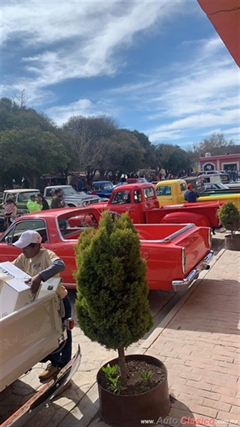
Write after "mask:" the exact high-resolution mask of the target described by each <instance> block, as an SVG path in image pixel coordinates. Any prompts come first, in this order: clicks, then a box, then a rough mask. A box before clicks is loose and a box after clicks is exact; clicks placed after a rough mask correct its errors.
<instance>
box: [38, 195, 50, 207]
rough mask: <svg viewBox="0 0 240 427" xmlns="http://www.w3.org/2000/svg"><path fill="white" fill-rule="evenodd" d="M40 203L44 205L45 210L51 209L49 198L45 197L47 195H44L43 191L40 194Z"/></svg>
mask: <svg viewBox="0 0 240 427" xmlns="http://www.w3.org/2000/svg"><path fill="white" fill-rule="evenodd" d="M38 203H39V204H40V205H42V210H43V211H46V210H47V209H49V204H48V202H47V200H46V199H45V197H43V194H42V193H39V194H38Z"/></svg>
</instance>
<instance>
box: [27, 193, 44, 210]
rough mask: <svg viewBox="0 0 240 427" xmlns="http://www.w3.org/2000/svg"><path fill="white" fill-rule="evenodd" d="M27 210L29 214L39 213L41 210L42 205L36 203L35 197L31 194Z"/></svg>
mask: <svg viewBox="0 0 240 427" xmlns="http://www.w3.org/2000/svg"><path fill="white" fill-rule="evenodd" d="M27 208H28V211H29V212H30V213H33V212H40V211H41V210H42V205H40V203H38V202H37V201H36V196H35V195H34V194H32V196H30V199H29V200H28V202H27Z"/></svg>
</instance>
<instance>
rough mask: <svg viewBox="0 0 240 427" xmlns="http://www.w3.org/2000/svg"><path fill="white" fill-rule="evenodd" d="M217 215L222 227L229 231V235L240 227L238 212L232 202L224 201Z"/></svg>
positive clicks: (239, 214)
mask: <svg viewBox="0 0 240 427" xmlns="http://www.w3.org/2000/svg"><path fill="white" fill-rule="evenodd" d="M218 216H219V219H220V222H221V224H222V226H223V227H225V228H226V229H227V230H230V231H231V236H232V237H233V234H234V232H235V231H237V230H239V228H240V213H239V211H238V208H237V207H236V206H235V205H234V203H233V202H227V203H225V204H224V205H223V206H222V207H221V208H220V209H219V211H218Z"/></svg>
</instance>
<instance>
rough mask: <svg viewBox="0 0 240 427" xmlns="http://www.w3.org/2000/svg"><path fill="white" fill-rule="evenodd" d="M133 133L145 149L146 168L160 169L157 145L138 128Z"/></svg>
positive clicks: (144, 163)
mask: <svg viewBox="0 0 240 427" xmlns="http://www.w3.org/2000/svg"><path fill="white" fill-rule="evenodd" d="M132 133H133V135H134V136H135V137H136V138H137V139H138V141H139V142H140V144H141V146H142V148H143V150H144V153H143V164H142V166H143V167H144V168H149V169H156V170H158V169H159V165H158V159H157V156H156V147H155V145H153V144H151V142H150V141H149V139H148V136H147V135H145V134H144V133H142V132H138V131H137V130H134V131H133V132H132Z"/></svg>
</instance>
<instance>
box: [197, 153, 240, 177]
mask: <svg viewBox="0 0 240 427" xmlns="http://www.w3.org/2000/svg"><path fill="white" fill-rule="evenodd" d="M211 170H219V171H220V170H224V171H226V172H231V171H235V172H239V171H240V154H224V155H220V156H211V154H210V153H206V154H205V157H200V159H199V171H211Z"/></svg>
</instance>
